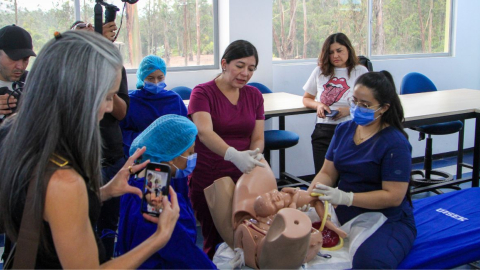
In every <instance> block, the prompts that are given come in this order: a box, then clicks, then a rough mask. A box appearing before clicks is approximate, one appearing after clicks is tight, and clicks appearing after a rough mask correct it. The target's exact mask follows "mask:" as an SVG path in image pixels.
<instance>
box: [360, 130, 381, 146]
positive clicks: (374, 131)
mask: <svg viewBox="0 0 480 270" xmlns="http://www.w3.org/2000/svg"><path fill="white" fill-rule="evenodd" d="M356 131H357V132H356V134H357V139H356V143H357V144H360V143H362V142H363V141H365V140H366V139H368V138H370V137H372V136H373V135H375V133H377V132H378V130H377V129H374V130H373V132H371V133H369V134H368V135H366V136H363V137H362V135H360V129H358V128H357V130H356Z"/></svg>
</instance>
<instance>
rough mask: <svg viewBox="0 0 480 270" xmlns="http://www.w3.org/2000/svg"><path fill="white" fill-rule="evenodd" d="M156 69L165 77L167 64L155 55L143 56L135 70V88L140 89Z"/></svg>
mask: <svg viewBox="0 0 480 270" xmlns="http://www.w3.org/2000/svg"><path fill="white" fill-rule="evenodd" d="M157 69H159V70H160V71H161V72H163V75H165V76H167V64H165V61H163V59H162V58H160V57H158V56H156V55H149V56H145V58H143V59H142V62H140V66H139V67H138V69H137V88H141V87H142V86H143V81H145V78H146V77H147V76H148V75H150V73H152V72H154V71H155V70H157Z"/></svg>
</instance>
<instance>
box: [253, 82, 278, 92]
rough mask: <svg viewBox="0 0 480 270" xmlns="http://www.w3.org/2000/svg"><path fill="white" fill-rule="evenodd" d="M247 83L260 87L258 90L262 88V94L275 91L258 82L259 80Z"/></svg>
mask: <svg viewBox="0 0 480 270" xmlns="http://www.w3.org/2000/svg"><path fill="white" fill-rule="evenodd" d="M247 85H250V86H253V87H256V88H258V90H260V92H262V94H271V93H273V92H272V90H270V88H268V87H266V86H265V85H263V84H261V83H258V82H251V83H247Z"/></svg>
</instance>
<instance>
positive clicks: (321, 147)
mask: <svg viewBox="0 0 480 270" xmlns="http://www.w3.org/2000/svg"><path fill="white" fill-rule="evenodd" d="M336 127H337V125H332V124H316V125H315V129H314V130H313V133H312V150H313V162H314V164H315V175H316V174H317V173H318V172H319V171H320V169H322V166H323V161H324V160H325V155H326V154H327V150H328V146H329V145H330V142H331V141H332V138H333V134H334V133H335V128H336Z"/></svg>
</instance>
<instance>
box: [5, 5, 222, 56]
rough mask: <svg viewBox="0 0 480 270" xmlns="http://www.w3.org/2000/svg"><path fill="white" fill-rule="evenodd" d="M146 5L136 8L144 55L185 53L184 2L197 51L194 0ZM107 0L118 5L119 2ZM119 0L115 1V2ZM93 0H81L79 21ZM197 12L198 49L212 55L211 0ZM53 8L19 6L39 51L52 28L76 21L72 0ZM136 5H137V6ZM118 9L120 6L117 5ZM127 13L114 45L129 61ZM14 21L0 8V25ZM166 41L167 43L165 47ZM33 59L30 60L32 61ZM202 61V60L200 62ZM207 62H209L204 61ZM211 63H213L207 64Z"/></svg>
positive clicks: (21, 21)
mask: <svg viewBox="0 0 480 270" xmlns="http://www.w3.org/2000/svg"><path fill="white" fill-rule="evenodd" d="M141 1H142V2H143V3H145V4H146V5H143V6H145V7H144V8H139V9H138V18H139V25H140V27H139V29H140V39H141V51H142V53H143V56H146V55H148V54H154V55H158V56H160V57H162V58H164V57H166V56H167V55H168V56H170V57H174V56H179V55H185V51H184V50H185V48H184V45H183V33H184V19H185V17H184V15H185V14H184V11H185V9H184V7H185V5H184V3H185V4H186V7H187V9H186V11H187V17H186V18H187V22H188V24H187V37H188V38H189V45H188V51H187V53H188V54H193V55H195V54H196V53H197V41H196V40H197V30H196V1H195V0H141ZM106 2H109V3H114V4H118V3H120V1H113V2H112V1H111V0H108V1H106ZM117 2H118V3H117ZM95 3H96V2H95V0H80V10H81V15H80V17H81V20H83V21H86V22H91V23H93V15H94V13H93V8H94V5H95ZM198 4H199V11H200V16H199V17H200V36H199V39H200V41H201V42H200V51H201V53H202V54H213V48H214V45H213V40H214V31H213V29H214V21H213V7H212V1H211V0H198ZM52 5H53V8H52V9H50V10H42V9H31V8H30V7H29V9H28V10H27V9H25V8H19V9H18V25H19V26H21V27H23V28H25V29H26V30H27V31H28V32H29V33H30V34H31V35H32V39H33V46H34V50H35V51H36V52H39V51H40V49H41V48H42V47H43V45H44V44H45V43H46V42H47V41H48V40H50V39H51V38H53V33H54V32H55V31H60V32H63V31H66V30H68V29H69V28H70V26H71V24H72V23H73V22H74V21H75V15H74V6H73V1H72V0H53V3H52ZM137 6H138V5H137ZM118 7H119V8H120V9H122V8H123V5H121V6H120V5H119V6H118ZM120 20H121V12H118V13H117V17H116V24H117V26H120ZM126 21H127V18H126V16H124V17H123V23H122V29H121V31H120V34H119V36H118V38H117V40H116V41H117V44H118V47H119V49H120V51H121V52H122V55H123V57H124V61H125V62H126V63H130V59H129V58H130V53H129V43H130V41H129V38H128V31H127V28H126V24H127V23H126ZM13 23H15V13H14V11H13V9H11V10H5V9H2V10H0V27H3V26H5V25H8V24H13ZM167 43H168V46H167ZM34 60H35V59H32V61H31V62H33V61H34ZM202 64H205V63H202ZM207 64H208V63H207ZM210 64H213V63H210Z"/></svg>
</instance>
